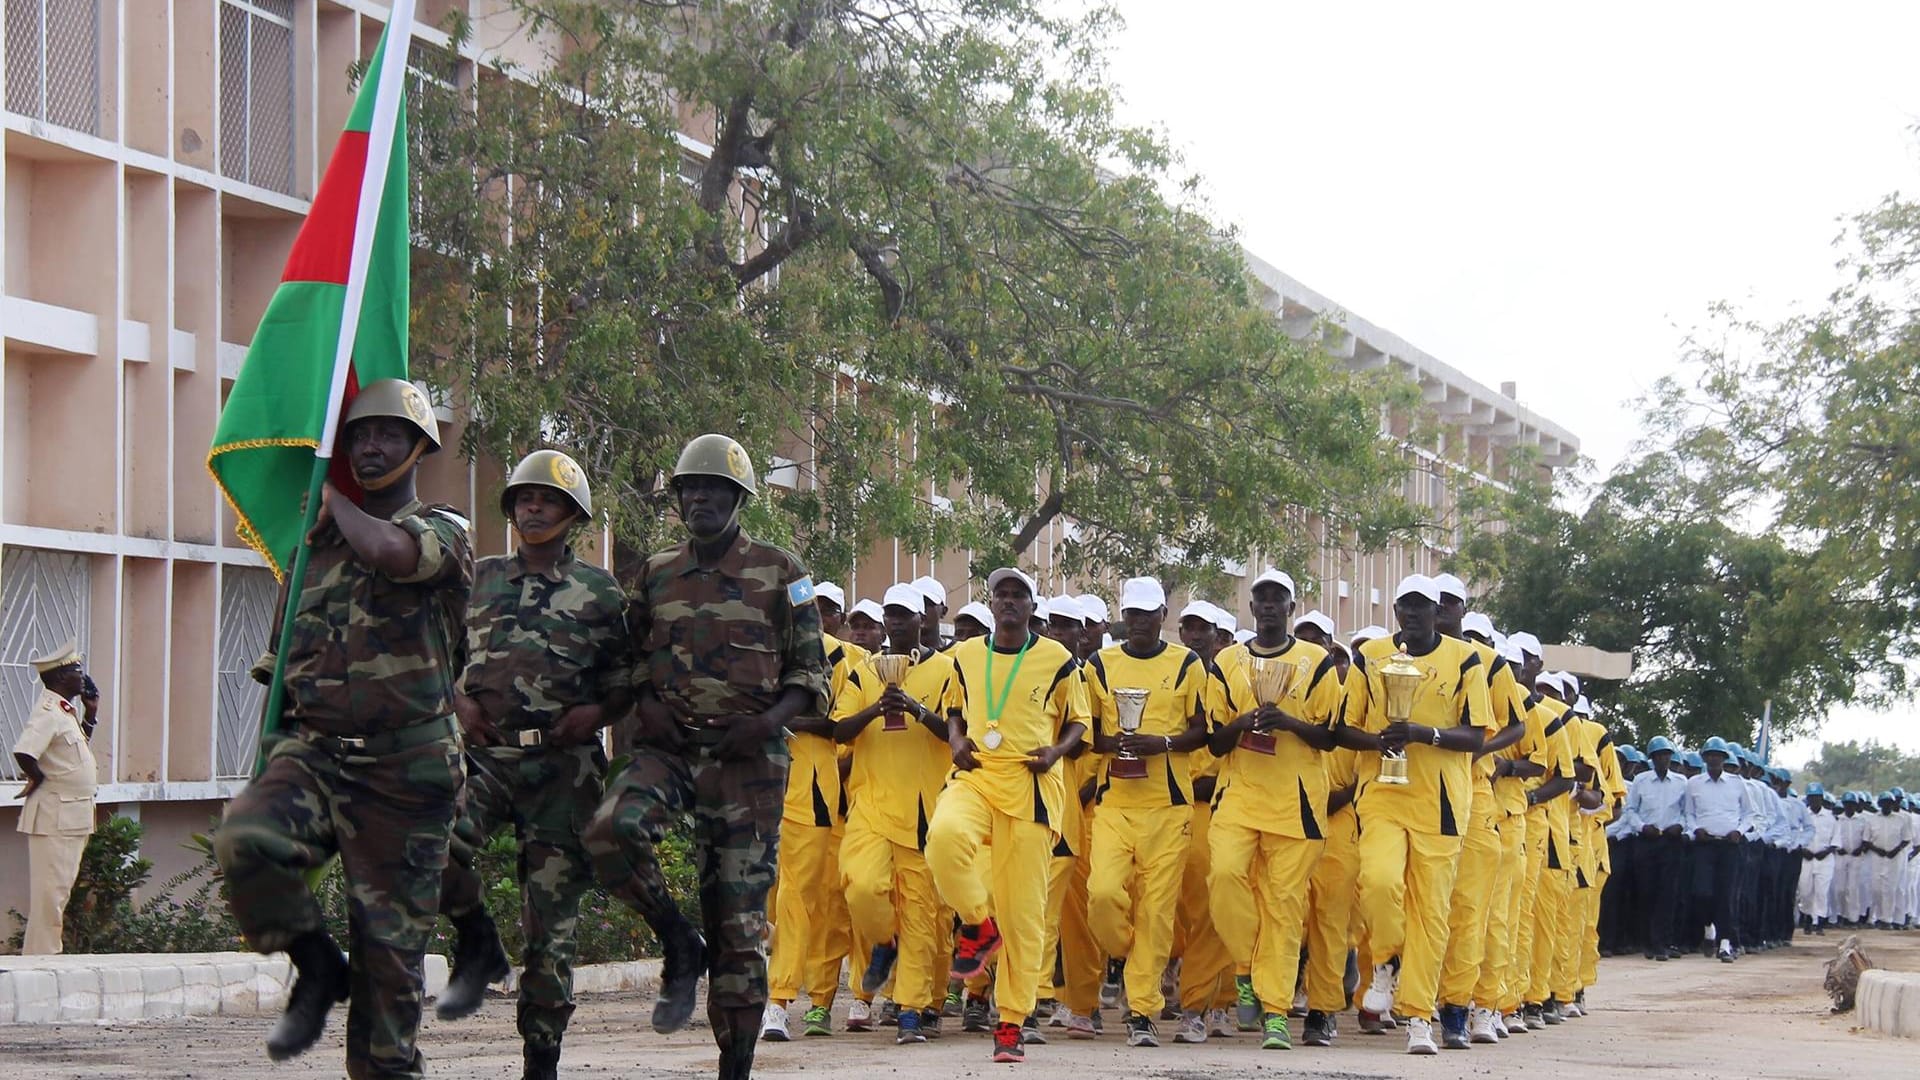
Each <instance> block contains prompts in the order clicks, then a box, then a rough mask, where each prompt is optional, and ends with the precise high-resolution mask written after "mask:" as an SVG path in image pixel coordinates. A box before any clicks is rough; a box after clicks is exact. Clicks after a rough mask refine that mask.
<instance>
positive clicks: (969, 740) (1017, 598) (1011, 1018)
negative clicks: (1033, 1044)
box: [926, 567, 1088, 1062]
mask: <svg viewBox="0 0 1920 1080" xmlns="http://www.w3.org/2000/svg"><path fill="white" fill-rule="evenodd" d="M987 593H988V596H989V597H990V600H989V608H990V610H991V612H992V614H993V620H994V626H993V633H992V634H989V635H987V636H985V637H977V638H973V639H971V640H969V641H966V642H963V643H961V644H959V645H956V646H954V647H953V648H952V650H951V651H950V652H949V655H950V656H952V657H953V661H954V664H955V666H956V667H957V669H958V670H957V679H958V682H959V685H960V700H959V703H958V707H957V708H954V709H951V710H949V712H948V724H949V727H950V732H951V734H950V735H949V738H948V747H949V749H950V750H951V751H952V754H953V765H954V772H953V775H952V777H951V778H950V779H949V780H948V782H947V788H946V790H945V791H944V792H942V793H941V795H940V803H939V805H938V806H937V807H936V808H935V809H934V814H933V821H932V822H931V823H930V824H929V826H928V830H927V849H926V854H927V866H928V868H929V869H930V870H932V871H933V882H934V886H935V887H936V888H937V889H939V891H940V896H941V898H942V899H943V900H944V901H945V902H946V904H947V906H948V907H951V908H952V909H953V911H954V913H955V914H956V915H957V916H958V917H959V919H960V922H961V924H962V925H961V928H960V933H959V936H958V939H957V941H956V942H955V946H954V955H953V963H952V966H951V968H950V969H949V974H950V975H951V976H952V977H953V978H956V979H961V980H966V979H970V978H973V977H974V976H976V975H978V974H980V973H981V972H982V971H984V970H986V966H987V962H988V961H989V960H990V959H992V958H993V957H994V956H995V955H996V954H1000V953H1002V952H1003V951H1004V955H1001V956H1000V960H999V966H998V969H997V972H996V974H995V979H994V997H995V999H996V1002H995V1003H996V1004H997V1005H998V1007H999V1012H1000V1022H999V1023H998V1024H997V1025H995V1027H994V1029H993V1060H994V1061H997V1062H1018V1061H1023V1060H1025V1058H1026V1050H1025V1047H1023V1046H1022V1045H1021V1038H1020V1025H1021V1024H1022V1023H1023V1022H1024V1021H1025V1020H1026V1018H1027V1017H1028V1016H1029V1015H1031V1014H1032V1012H1033V1007H1034V1002H1035V998H1036V995H1037V991H1038V989H1039V983H1040V969H1041V964H1042V957H1041V950H1042V947H1043V946H1044V945H1045V943H1046V936H1047V869H1048V866H1047V864H1048V862H1049V861H1050V860H1051V858H1052V856H1053V846H1054V843H1055V841H1056V840H1057V839H1058V837H1057V834H1056V833H1055V832H1054V829H1055V827H1056V825H1055V823H1056V822H1059V821H1060V820H1062V814H1064V813H1065V801H1064V800H1065V798H1066V786H1065V784H1064V782H1063V780H1062V776H1061V771H1062V770H1061V767H1060V764H1061V759H1062V758H1064V757H1066V756H1067V754H1068V753H1070V752H1071V751H1072V749H1073V748H1074V746H1075V745H1076V744H1078V743H1079V742H1080V740H1081V738H1082V737H1083V736H1084V735H1085V734H1086V731H1087V719H1088V717H1087V700H1086V688H1085V684H1084V683H1083V682H1082V681H1080V679H1078V678H1077V675H1078V672H1079V666H1078V664H1076V663H1075V661H1074V656H1073V654H1072V653H1071V652H1069V651H1068V650H1067V648H1066V647H1065V646H1064V645H1061V644H1060V643H1059V642H1057V641H1054V640H1052V639H1051V638H1042V637H1038V636H1037V635H1035V634H1034V633H1033V632H1032V631H1031V630H1030V629H1029V628H1028V626H1029V623H1030V621H1031V620H1032V618H1033V608H1034V598H1035V589H1034V584H1033V579H1032V578H1029V577H1027V575H1026V574H1024V573H1022V572H1021V571H1019V570H1017V569H1014V568H1011V567H1003V568H1001V569H999V570H995V571H994V572H993V573H992V574H990V575H988V577H987ZM989 843H991V844H992V845H993V857H992V859H991V863H992V867H991V870H990V871H985V872H983V871H984V867H983V866H982V863H983V862H984V861H986V860H984V859H983V858H982V856H983V854H984V849H985V847H986V845H987V844H989ZM989 874H990V877H989Z"/></svg>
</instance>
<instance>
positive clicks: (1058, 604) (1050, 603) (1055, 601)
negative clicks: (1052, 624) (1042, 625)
mask: <svg viewBox="0 0 1920 1080" xmlns="http://www.w3.org/2000/svg"><path fill="white" fill-rule="evenodd" d="M1047 617H1048V618H1050V619H1072V620H1073V621H1075V622H1077V623H1080V624H1081V625H1082V626H1084V625H1086V622H1087V613H1086V612H1085V611H1082V610H1081V609H1080V601H1079V600H1077V599H1075V598H1074V597H1071V596H1050V597H1048V598H1047Z"/></svg>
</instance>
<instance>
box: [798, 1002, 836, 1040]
mask: <svg viewBox="0 0 1920 1080" xmlns="http://www.w3.org/2000/svg"><path fill="white" fill-rule="evenodd" d="M801 1023H803V1024H805V1025H806V1027H805V1028H804V1029H803V1030H802V1034H805V1035H831V1034H833V1013H832V1012H831V1011H830V1010H829V1009H828V1008H827V1007H826V1006H825V1005H815V1006H814V1007H813V1008H811V1009H808V1010H807V1014H806V1016H805V1017H803V1018H802V1020H801Z"/></svg>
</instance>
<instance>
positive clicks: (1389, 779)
mask: <svg viewBox="0 0 1920 1080" xmlns="http://www.w3.org/2000/svg"><path fill="white" fill-rule="evenodd" d="M1378 782H1379V783H1382V784H1392V785H1394V786H1395V787H1403V786H1405V785H1407V784H1409V783H1412V781H1410V780H1408V779H1407V778H1406V777H1404V776H1382V777H1380V779H1379V781H1378Z"/></svg>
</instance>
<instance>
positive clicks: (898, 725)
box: [873, 653, 913, 731]
mask: <svg viewBox="0 0 1920 1080" xmlns="http://www.w3.org/2000/svg"><path fill="white" fill-rule="evenodd" d="M911 667H913V657H912V656H910V655H908V654H907V653H875V654H874V655H873V673H874V674H876V675H878V676H880V681H881V682H882V683H883V684H885V685H886V686H887V687H889V688H892V689H898V688H899V686H900V682H901V680H902V679H905V678H906V677H907V670H908V669H909V668H911ZM880 730H882V731H905V730H907V714H905V713H895V712H890V713H887V714H886V719H885V721H884V722H883V723H882V724H881V725H880Z"/></svg>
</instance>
